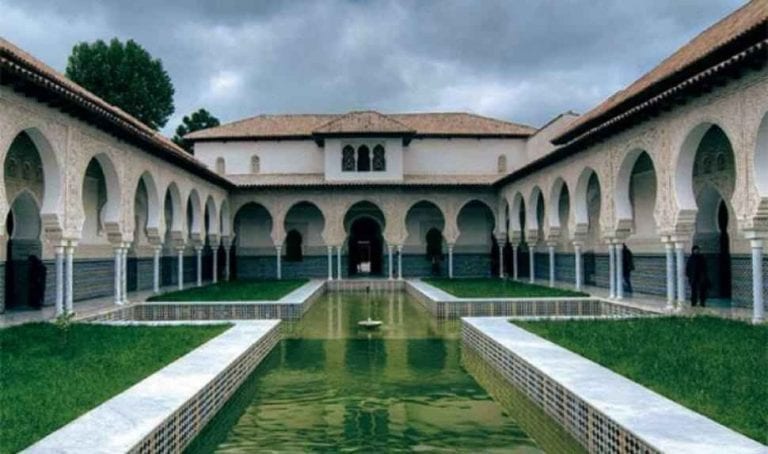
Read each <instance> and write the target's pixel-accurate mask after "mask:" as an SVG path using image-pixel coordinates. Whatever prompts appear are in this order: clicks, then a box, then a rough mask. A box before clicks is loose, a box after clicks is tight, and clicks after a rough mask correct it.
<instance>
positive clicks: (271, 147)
mask: <svg viewBox="0 0 768 454" xmlns="http://www.w3.org/2000/svg"><path fill="white" fill-rule="evenodd" d="M253 155H258V156H259V160H260V161H261V163H260V166H261V169H260V172H259V173H263V174H270V173H323V168H324V160H323V149H322V148H320V147H318V146H317V144H316V143H315V142H314V141H313V140H282V141H232V142H199V143H197V144H195V157H196V158H198V159H199V160H200V161H202V162H203V163H204V164H205V165H207V166H208V167H209V168H210V169H211V170H216V158H219V157H222V158H224V165H225V168H226V174H227V175H243V174H250V173H251V157H252V156H253ZM339 162H341V161H339Z"/></svg>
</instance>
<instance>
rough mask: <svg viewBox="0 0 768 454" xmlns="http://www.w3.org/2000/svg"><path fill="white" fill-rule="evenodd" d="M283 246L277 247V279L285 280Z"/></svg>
mask: <svg viewBox="0 0 768 454" xmlns="http://www.w3.org/2000/svg"><path fill="white" fill-rule="evenodd" d="M282 251H283V246H275V259H276V260H277V279H278V280H280V279H282V278H283V263H282V259H283V254H282Z"/></svg>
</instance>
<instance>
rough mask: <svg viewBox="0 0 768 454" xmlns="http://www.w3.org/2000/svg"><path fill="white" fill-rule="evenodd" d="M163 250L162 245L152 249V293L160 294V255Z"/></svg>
mask: <svg viewBox="0 0 768 454" xmlns="http://www.w3.org/2000/svg"><path fill="white" fill-rule="evenodd" d="M162 250H163V245H162V244H156V245H154V247H153V248H152V252H153V254H152V292H153V293H155V294H157V293H160V253H161V252H162Z"/></svg>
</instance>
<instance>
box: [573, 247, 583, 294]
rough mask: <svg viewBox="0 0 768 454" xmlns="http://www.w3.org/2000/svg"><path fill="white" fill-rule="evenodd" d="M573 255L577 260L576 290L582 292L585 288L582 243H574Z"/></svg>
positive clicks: (575, 272)
mask: <svg viewBox="0 0 768 454" xmlns="http://www.w3.org/2000/svg"><path fill="white" fill-rule="evenodd" d="M573 255H574V260H575V262H576V263H575V264H574V265H575V266H574V274H575V278H576V279H575V280H576V290H579V291H580V290H581V287H582V286H583V271H582V270H581V268H582V266H581V265H582V257H581V243H580V242H578V241H574V242H573Z"/></svg>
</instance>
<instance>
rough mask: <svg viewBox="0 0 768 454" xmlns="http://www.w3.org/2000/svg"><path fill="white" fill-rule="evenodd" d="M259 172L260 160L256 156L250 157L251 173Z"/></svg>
mask: <svg viewBox="0 0 768 454" xmlns="http://www.w3.org/2000/svg"><path fill="white" fill-rule="evenodd" d="M259 172H261V159H259V157H258V156H257V155H253V156H251V173H259Z"/></svg>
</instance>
